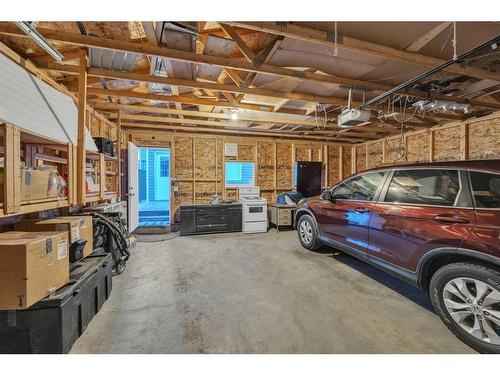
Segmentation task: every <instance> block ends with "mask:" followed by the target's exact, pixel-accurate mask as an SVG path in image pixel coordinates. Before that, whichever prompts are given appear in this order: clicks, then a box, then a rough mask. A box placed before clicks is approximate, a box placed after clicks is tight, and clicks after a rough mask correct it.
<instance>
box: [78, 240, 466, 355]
mask: <svg viewBox="0 0 500 375" xmlns="http://www.w3.org/2000/svg"><path fill="white" fill-rule="evenodd" d="M331 253H332V251H331V250H324V251H321V252H318V253H313V252H309V251H306V250H305V249H303V248H302V247H301V246H300V245H299V242H298V240H297V236H296V233H295V232H292V231H289V232H279V233H277V232H275V231H274V230H272V231H270V232H268V233H267V234H259V235H245V234H242V233H237V234H219V235H203V236H192V237H175V238H173V239H170V240H166V241H163V242H155V243H144V242H139V243H138V244H137V247H135V248H134V249H133V253H132V258H131V260H130V262H129V264H128V266H127V269H126V271H125V273H124V274H122V275H120V276H117V277H115V278H113V292H112V293H111V297H110V299H109V300H108V301H107V302H106V303H105V304H104V306H103V308H102V310H101V311H100V313H99V314H98V315H97V316H96V317H95V318H94V319H93V321H92V322H91V323H90V325H89V326H88V328H87V330H86V331H85V332H84V334H83V335H82V337H80V338H79V339H78V341H77V342H76V343H75V345H74V346H73V349H72V353H472V352H473V350H472V349H470V348H469V347H468V346H466V345H465V344H463V343H462V342H460V341H459V340H458V339H456V338H455V336H453V334H451V333H450V332H449V331H448V330H447V329H446V328H445V326H444V325H443V324H442V323H441V321H440V320H439V318H438V317H437V316H436V315H435V314H434V313H433V312H432V307H431V305H430V302H429V300H428V298H427V296H426V294H425V293H424V292H421V291H419V290H417V289H415V288H413V287H411V286H408V285H406V284H404V283H402V282H400V281H398V280H397V279H394V278H393V277H391V276H388V275H386V274H384V273H382V272H380V271H378V270H376V269H374V268H372V267H370V266H367V265H365V264H363V263H362V262H359V261H358V260H356V259H355V258H352V257H350V256H347V255H344V254H340V255H338V256H336V257H331Z"/></svg>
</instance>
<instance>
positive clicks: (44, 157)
mask: <svg viewBox="0 0 500 375" xmlns="http://www.w3.org/2000/svg"><path fill="white" fill-rule="evenodd" d="M34 158H35V159H36V160H43V161H47V162H50V163H58V164H68V159H66V158H61V157H58V156H52V155H45V154H35V155H34Z"/></svg>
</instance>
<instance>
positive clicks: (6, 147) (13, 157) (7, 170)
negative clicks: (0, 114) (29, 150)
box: [2, 124, 21, 215]
mask: <svg viewBox="0 0 500 375" xmlns="http://www.w3.org/2000/svg"><path fill="white" fill-rule="evenodd" d="M3 130H4V134H3V135H4V137H3V142H4V144H3V151H4V166H3V171H4V175H3V181H2V182H3V196H4V198H3V199H4V202H3V205H4V206H3V211H4V214H6V215H8V214H13V213H15V212H19V209H20V207H21V142H20V131H19V129H18V128H16V127H15V126H12V125H10V124H4V126H3Z"/></svg>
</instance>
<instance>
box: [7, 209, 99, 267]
mask: <svg viewBox="0 0 500 375" xmlns="http://www.w3.org/2000/svg"><path fill="white" fill-rule="evenodd" d="M14 229H15V230H19V231H26V232H40V231H56V232H57V231H64V232H68V235H69V243H70V244H72V243H73V242H75V241H78V240H79V239H82V240H87V244H86V245H85V248H84V250H83V256H84V257H86V256H87V255H90V253H92V251H93V250H94V243H93V236H94V231H93V228H92V218H91V217H90V216H58V217H55V218H52V219H29V220H23V221H21V222H19V223H17V224H15V226H14Z"/></svg>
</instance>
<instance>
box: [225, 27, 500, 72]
mask: <svg viewBox="0 0 500 375" xmlns="http://www.w3.org/2000/svg"><path fill="white" fill-rule="evenodd" d="M228 23H229V24H230V25H231V26H236V27H241V28H247V29H250V30H254V31H261V32H264V33H269V34H275V35H282V36H285V37H289V38H293V39H298V40H303V41H307V42H312V43H317V44H321V45H324V46H326V47H331V48H333V47H334V46H335V45H336V46H337V48H339V49H346V50H350V51H355V52H360V53H364V54H370V55H374V56H379V57H382V58H384V59H388V60H393V61H400V62H403V63H408V64H415V65H422V66H425V67H428V68H433V67H436V66H438V65H440V64H442V63H444V60H442V59H438V58H435V57H430V56H424V55H421V54H418V53H415V52H408V51H401V50H398V49H396V48H392V47H387V46H384V45H381V44H376V43H372V42H367V41H364V40H360V39H355V38H350V37H347V36H342V38H341V42H340V43H337V44H335V42H334V41H332V38H331V33H329V32H326V31H320V30H316V29H311V28H308V27H304V26H299V25H296V24H293V23H286V24H285V25H283V26H281V25H280V26H278V25H276V24H275V23H271V22H228ZM444 71H447V72H450V73H453V74H459V75H465V76H469V77H474V78H480V79H491V80H494V81H500V75H499V74H498V73H496V72H489V71H487V70H484V69H479V68H473V67H465V68H462V67H460V66H457V65H452V66H449V67H448V68H446V69H444Z"/></svg>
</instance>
